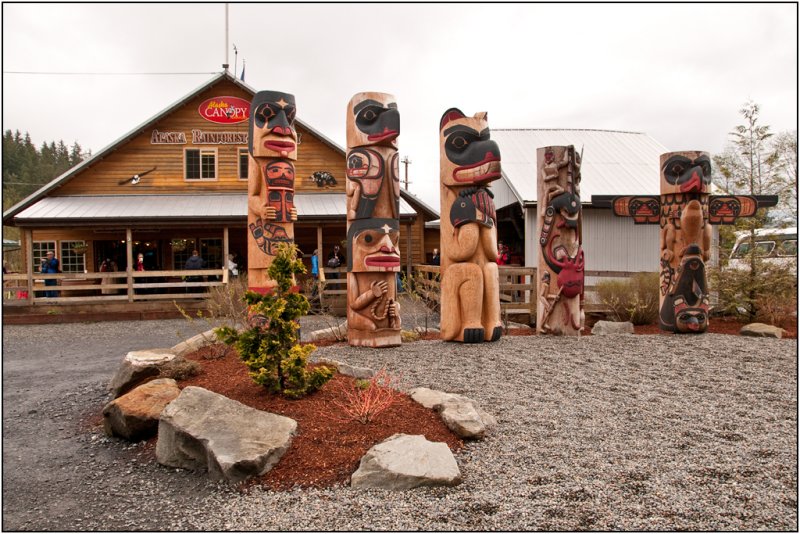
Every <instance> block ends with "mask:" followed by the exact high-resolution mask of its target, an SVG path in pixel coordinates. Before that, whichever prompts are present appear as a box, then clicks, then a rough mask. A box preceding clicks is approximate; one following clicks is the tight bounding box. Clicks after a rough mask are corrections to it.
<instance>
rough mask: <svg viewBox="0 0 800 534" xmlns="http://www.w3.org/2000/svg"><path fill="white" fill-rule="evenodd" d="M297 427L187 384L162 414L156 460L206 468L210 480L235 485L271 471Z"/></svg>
mask: <svg viewBox="0 0 800 534" xmlns="http://www.w3.org/2000/svg"><path fill="white" fill-rule="evenodd" d="M296 429H297V422H296V421H294V420H293V419H289V418H288V417H283V416H281V415H276V414H273V413H269V412H262V411H260V410H256V409H254V408H250V407H249V406H245V405H244V404H241V403H239V402H236V401H234V400H231V399H229V398H227V397H224V396H222V395H219V394H217V393H214V392H211V391H208V390H206V389H203V388H199V387H194V386H188V387H186V388H184V389H183V391H182V392H181V394H180V395H179V396H178V398H176V399H175V400H174V401H172V402H171V403H169V404H168V405H167V407H166V408H165V409H164V411H163V412H161V419H160V421H159V423H158V442H157V443H156V459H157V460H158V462H159V463H160V464H163V465H167V466H171V467H181V468H184V469H206V470H208V474H209V477H210V478H211V479H212V480H225V481H227V482H230V483H236V482H240V481H242V480H245V479H246V478H249V477H252V476H258V475H263V474H264V473H266V472H267V471H269V470H270V469H272V467H273V466H274V465H275V464H276V463H278V460H280V459H281V457H282V456H283V454H284V453H285V452H286V450H287V449H288V448H289V444H290V443H291V441H292V437H293V436H294V433H295V430H296Z"/></svg>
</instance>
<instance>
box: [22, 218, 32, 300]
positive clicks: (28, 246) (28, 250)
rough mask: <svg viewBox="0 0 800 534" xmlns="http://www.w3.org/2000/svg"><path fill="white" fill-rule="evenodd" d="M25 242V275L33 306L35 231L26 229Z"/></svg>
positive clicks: (24, 233)
mask: <svg viewBox="0 0 800 534" xmlns="http://www.w3.org/2000/svg"><path fill="white" fill-rule="evenodd" d="M22 236H23V240H24V241H25V256H26V258H25V273H26V274H27V275H28V304H33V231H32V230H30V229H28V228H25V229H24V230H23V232H22Z"/></svg>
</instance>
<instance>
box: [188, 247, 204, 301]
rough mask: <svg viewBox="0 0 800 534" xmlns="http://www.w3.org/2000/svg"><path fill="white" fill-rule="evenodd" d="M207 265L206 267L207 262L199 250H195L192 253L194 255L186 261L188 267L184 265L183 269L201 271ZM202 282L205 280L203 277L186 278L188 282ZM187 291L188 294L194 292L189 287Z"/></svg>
mask: <svg viewBox="0 0 800 534" xmlns="http://www.w3.org/2000/svg"><path fill="white" fill-rule="evenodd" d="M205 265H206V262H205V260H204V259H203V258H202V257H201V256H200V253H199V252H198V251H197V249H195V250H193V251H192V255H191V256H189V259H188V260H186V265H184V266H183V268H184V269H186V270H187V271H199V270H200V269H202V268H203V267H205ZM202 280H203V277H202V276H187V277H186V281H187V282H200V281H202ZM186 291H187V293H191V292H192V291H191V289H190V288H188V287H187V288H186Z"/></svg>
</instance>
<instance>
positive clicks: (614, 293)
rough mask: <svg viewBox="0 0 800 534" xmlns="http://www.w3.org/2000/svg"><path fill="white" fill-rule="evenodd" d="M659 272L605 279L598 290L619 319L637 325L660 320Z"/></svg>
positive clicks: (599, 284) (601, 298) (602, 300)
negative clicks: (626, 277) (625, 277)
mask: <svg viewBox="0 0 800 534" xmlns="http://www.w3.org/2000/svg"><path fill="white" fill-rule="evenodd" d="M658 288H659V280H658V273H637V274H635V275H634V276H633V277H631V278H629V279H627V280H603V281H601V282H599V283H598V284H597V287H596V291H597V295H598V297H599V298H600V302H602V303H603V305H605V306H607V307H608V308H609V309H610V310H611V313H612V314H613V315H614V317H615V318H616V320H617V321H630V322H632V323H633V324H635V325H643V324H654V323H656V322H657V321H658V298H659V296H658V291H659V289H658Z"/></svg>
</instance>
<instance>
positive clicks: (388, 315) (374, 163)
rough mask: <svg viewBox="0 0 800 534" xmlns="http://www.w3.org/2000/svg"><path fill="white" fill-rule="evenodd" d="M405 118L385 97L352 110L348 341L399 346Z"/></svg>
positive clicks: (362, 98)
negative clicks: (402, 131) (401, 150)
mask: <svg viewBox="0 0 800 534" xmlns="http://www.w3.org/2000/svg"><path fill="white" fill-rule="evenodd" d="M399 135H400V113H399V112H398V110H397V102H396V100H395V98H394V97H393V96H392V95H388V94H386V93H358V94H357V95H355V96H353V98H352V99H350V103H349V104H348V106H347V183H346V193H347V243H348V249H349V250H348V254H347V341H348V342H349V344H350V345H352V346H365V347H393V346H397V345H400V304H399V303H398V302H397V283H396V277H397V273H398V272H399V271H400V249H399V246H398V243H399V241H400V175H399V172H398V171H399V164H398V154H397V137H398V136H399Z"/></svg>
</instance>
